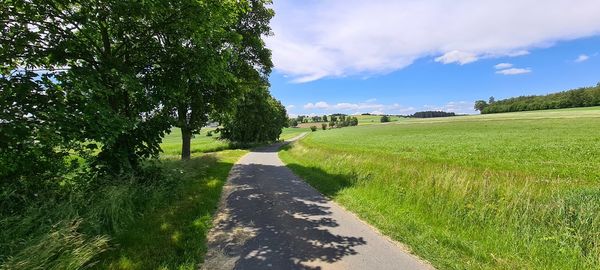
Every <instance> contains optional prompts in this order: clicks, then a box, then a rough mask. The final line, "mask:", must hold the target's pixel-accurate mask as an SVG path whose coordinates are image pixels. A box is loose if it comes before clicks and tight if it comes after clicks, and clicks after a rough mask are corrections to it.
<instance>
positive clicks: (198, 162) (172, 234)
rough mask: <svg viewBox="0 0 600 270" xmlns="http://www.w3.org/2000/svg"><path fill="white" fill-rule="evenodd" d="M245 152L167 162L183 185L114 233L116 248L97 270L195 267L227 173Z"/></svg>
mask: <svg viewBox="0 0 600 270" xmlns="http://www.w3.org/2000/svg"><path fill="white" fill-rule="evenodd" d="M245 153H247V151H244V150H229V151H222V152H219V153H216V154H205V155H202V156H196V157H194V158H192V159H191V160H189V161H187V162H182V161H180V160H175V159H163V160H162V163H163V164H164V166H165V169H166V170H168V171H171V172H172V173H174V174H179V177H180V180H179V181H178V182H179V183H178V184H177V186H176V187H175V188H174V189H173V190H172V191H170V192H169V194H165V195H164V196H165V199H164V201H163V202H162V203H160V204H157V205H156V206H155V207H153V208H149V209H147V211H145V212H144V213H143V214H142V215H141V216H140V218H139V219H137V220H136V221H135V222H134V223H132V224H131V225H130V226H129V227H128V228H127V229H126V230H123V231H122V232H119V233H118V234H116V235H115V237H114V242H115V244H116V248H115V249H113V250H112V251H110V252H109V253H108V254H106V255H105V257H104V258H103V259H102V261H101V263H100V264H99V265H98V267H96V268H98V269H127V270H129V269H197V268H198V265H199V263H200V262H202V260H203V256H204V254H205V253H206V241H205V239H206V234H207V232H208V230H209V229H210V226H211V224H212V217H213V214H214V211H215V210H216V208H217V204H218V202H219V198H220V195H221V190H222V187H223V185H224V183H225V181H226V179H227V175H228V174H229V170H230V169H231V167H232V165H233V164H234V163H235V162H236V161H237V159H239V158H240V157H241V156H242V155H243V154H245Z"/></svg>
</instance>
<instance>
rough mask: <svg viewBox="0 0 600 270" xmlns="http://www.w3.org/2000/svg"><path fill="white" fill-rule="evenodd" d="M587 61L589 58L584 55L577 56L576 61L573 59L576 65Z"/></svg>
mask: <svg viewBox="0 0 600 270" xmlns="http://www.w3.org/2000/svg"><path fill="white" fill-rule="evenodd" d="M588 59H590V57H589V56H588V55H586V54H581V55H579V56H578V57H577V59H575V62H576V63H581V62H585V61H587V60H588Z"/></svg>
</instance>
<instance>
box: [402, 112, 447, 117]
mask: <svg viewBox="0 0 600 270" xmlns="http://www.w3.org/2000/svg"><path fill="white" fill-rule="evenodd" d="M449 116H456V114H455V113H453V112H442V111H424V112H416V113H414V114H412V115H411V116H410V117H413V118H434V117H449Z"/></svg>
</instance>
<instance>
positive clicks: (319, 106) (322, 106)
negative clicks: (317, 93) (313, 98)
mask: <svg viewBox="0 0 600 270" xmlns="http://www.w3.org/2000/svg"><path fill="white" fill-rule="evenodd" d="M329 107H330V105H329V104H327V102H325V101H319V102H316V103H314V104H313V103H307V104H305V105H304V109H307V110H310V109H327V108H329Z"/></svg>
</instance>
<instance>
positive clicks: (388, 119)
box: [379, 115, 390, 123]
mask: <svg viewBox="0 0 600 270" xmlns="http://www.w3.org/2000/svg"><path fill="white" fill-rule="evenodd" d="M379 121H380V122H381V123H386V122H389V121H390V117H389V116H387V115H382V116H381V118H380V119H379Z"/></svg>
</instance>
